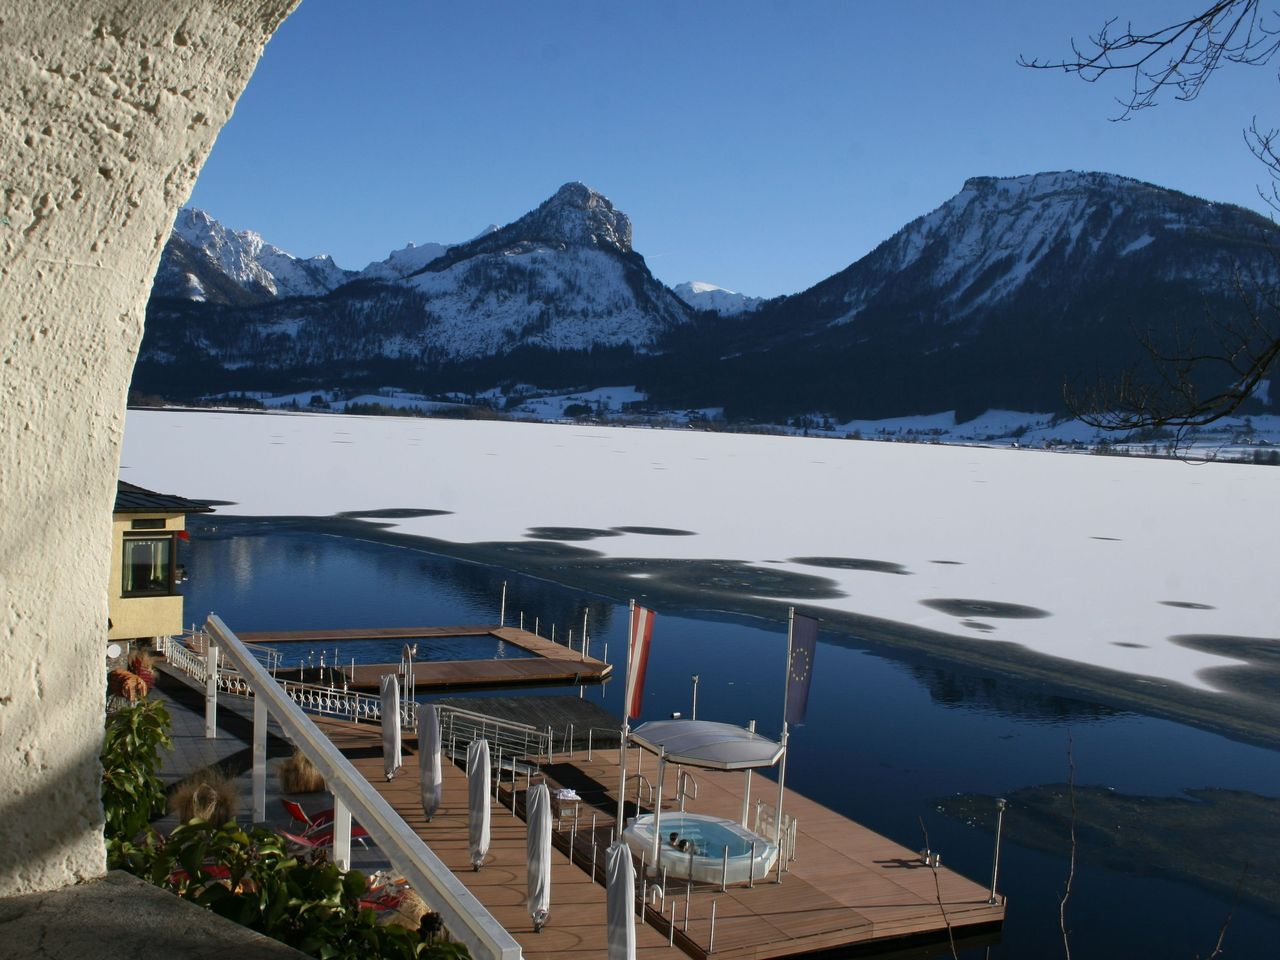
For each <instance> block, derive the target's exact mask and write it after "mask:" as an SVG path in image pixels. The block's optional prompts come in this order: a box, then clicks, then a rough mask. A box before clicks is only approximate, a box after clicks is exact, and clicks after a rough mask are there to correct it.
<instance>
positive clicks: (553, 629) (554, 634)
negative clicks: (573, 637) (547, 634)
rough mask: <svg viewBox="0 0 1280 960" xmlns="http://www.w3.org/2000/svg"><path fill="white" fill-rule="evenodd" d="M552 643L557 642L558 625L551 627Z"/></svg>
mask: <svg viewBox="0 0 1280 960" xmlns="http://www.w3.org/2000/svg"><path fill="white" fill-rule="evenodd" d="M551 642H552V643H555V642H556V625H555V624H554V623H553V624H552V625H551Z"/></svg>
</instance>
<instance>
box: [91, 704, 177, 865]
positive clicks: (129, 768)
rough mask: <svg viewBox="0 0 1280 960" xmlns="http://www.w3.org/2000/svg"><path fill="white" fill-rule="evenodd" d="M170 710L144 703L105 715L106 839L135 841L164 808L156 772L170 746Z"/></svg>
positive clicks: (162, 787) (104, 778) (103, 772)
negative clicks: (162, 755)
mask: <svg viewBox="0 0 1280 960" xmlns="http://www.w3.org/2000/svg"><path fill="white" fill-rule="evenodd" d="M170 726H171V721H170V719H169V711H168V710H166V709H165V706H164V704H163V703H161V702H160V701H158V700H155V701H153V700H140V701H138V702H137V703H134V704H130V705H129V706H126V707H121V708H120V709H119V710H116V711H115V712H114V713H111V714H109V715H108V716H107V728H106V735H105V736H104V738H103V741H102V755H101V759H102V807H103V811H104V812H105V814H106V830H105V833H106V837H107V839H108V840H111V839H119V840H131V839H133V838H134V837H136V836H137V835H138V834H139V833H140V832H141V831H142V830H143V829H144V828H145V827H146V826H147V824H148V823H149V822H150V821H151V818H152V817H153V816H155V815H156V814H158V813H160V812H161V811H162V810H163V809H164V784H163V783H161V781H160V777H159V776H158V775H157V772H158V771H159V769H160V761H161V754H160V751H161V750H162V749H163V750H168V749H169V747H170V746H171V741H170V739H169V729H170Z"/></svg>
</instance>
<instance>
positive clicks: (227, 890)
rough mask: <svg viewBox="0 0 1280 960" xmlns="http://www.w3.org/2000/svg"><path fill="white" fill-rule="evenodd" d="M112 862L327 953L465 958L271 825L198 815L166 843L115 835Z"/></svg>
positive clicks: (356, 958) (339, 958) (350, 959)
mask: <svg viewBox="0 0 1280 960" xmlns="http://www.w3.org/2000/svg"><path fill="white" fill-rule="evenodd" d="M110 853H111V861H112V866H115V867H119V868H121V869H125V870H128V871H129V872H130V873H134V874H136V875H137V876H140V877H143V878H144V879H147V880H150V881H151V882H152V883H155V884H157V885H159V886H163V887H166V888H168V889H170V890H173V891H174V892H175V893H177V894H178V895H179V896H181V897H183V898H184V899H187V900H190V901H191V902H192V903H197V904H199V905H201V906H203V907H206V908H208V909H210V910H212V911H213V912H214V913H217V914H219V915H220V916H223V917H226V918H227V919H229V920H234V921H235V922H236V923H239V924H242V925H244V926H246V927H249V928H250V929H253V930H257V931H258V932H259V933H262V934H265V935H266V936H268V937H272V938H274V939H276V940H280V941H282V942H284V943H287V944H289V945H290V946H292V947H295V948H296V949H298V950H301V951H303V952H304V953H308V954H310V955H311V956H313V957H320V958H323V960H364V958H367V957H379V958H388V960H464V958H466V957H468V956H469V954H468V953H467V950H466V948H464V947H462V946H460V945H458V944H431V943H429V942H428V941H427V940H426V939H424V938H423V936H422V934H421V933H419V932H418V931H416V930H407V929H405V928H403V927H399V926H394V925H382V924H379V923H378V920H377V917H376V915H375V913H374V911H372V910H369V909H361V907H360V898H361V897H362V896H363V895H364V893H365V890H366V887H367V884H366V881H365V877H364V875H363V874H362V873H360V871H358V870H351V871H349V872H347V873H345V874H344V873H343V872H342V871H341V870H339V869H338V868H337V867H336V866H334V865H333V864H331V863H327V862H325V861H323V860H315V861H307V860H301V859H299V858H297V857H294V856H290V855H289V853H288V851H287V849H286V847H285V843H284V840H283V838H281V837H280V836H278V835H277V834H275V833H272V832H271V831H269V830H251V831H245V830H242V829H241V828H240V827H238V826H236V824H234V823H228V824H225V825H224V826H222V827H215V826H213V825H212V824H209V823H205V822H204V821H202V820H192V821H190V822H189V823H185V824H183V825H182V826H180V827H178V828H177V829H175V830H174V831H173V833H172V834H171V835H170V836H169V838H168V839H167V840H164V839H160V838H159V837H157V836H156V835H155V834H154V832H153V833H151V834H149V835H148V836H147V837H145V838H143V839H142V840H141V841H139V842H137V843H130V842H116V843H114V844H112V845H111V849H110Z"/></svg>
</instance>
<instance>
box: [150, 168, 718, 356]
mask: <svg viewBox="0 0 1280 960" xmlns="http://www.w3.org/2000/svg"><path fill="white" fill-rule="evenodd" d="M188 232H189V231H187V230H186V229H184V230H182V231H179V232H178V233H176V234H175V237H176V238H177V242H182V241H184V240H185V237H186V235H187V233H188ZM205 233H206V236H205V237H203V238H202V239H203V241H204V247H202V248H201V250H203V249H205V248H207V249H209V251H210V252H209V254H208V255H207V256H206V257H205V259H206V260H207V261H209V262H211V263H215V264H218V265H225V267H226V269H225V273H226V277H227V283H233V284H234V285H236V286H237V288H238V289H241V290H245V291H248V292H249V293H255V292H260V291H261V290H264V289H269V288H270V287H269V284H268V280H270V281H271V282H272V283H274V284H275V286H276V288H277V289H278V288H279V287H280V286H281V283H280V279H279V277H277V276H275V275H271V276H270V277H267V278H264V277H263V273H264V270H263V269H260V268H262V257H261V255H260V252H261V251H262V250H264V249H267V248H266V245H264V244H261V241H260V239H259V238H257V237H256V235H243V234H232V233H230V232H229V231H223V232H222V234H221V235H217V231H216V230H214V229H211V228H208V227H206V230H205ZM246 236H247V237H248V239H246ZM255 241H256V245H255ZM197 252H200V251H197ZM283 256H285V257H287V256H288V255H287V254H285V255H283ZM275 262H276V261H274V260H273V261H271V263H273V264H274V263H275ZM286 265H287V264H286ZM179 272H181V271H179V270H178V269H175V268H174V266H173V262H172V261H171V262H170V263H169V264H168V265H167V266H166V267H162V273H165V274H166V276H168V275H172V274H177V273H179ZM344 279H345V280H346V281H350V282H344V283H341V284H335V285H334V286H330V287H326V288H324V289H318V290H316V291H315V293H314V294H313V295H312V296H309V297H306V298H298V299H290V300H281V299H269V298H267V297H265V296H258V297H257V298H256V300H251V301H248V302H246V300H245V299H244V298H242V299H240V300H236V299H234V298H230V297H223V298H219V299H214V298H211V297H209V296H204V297H202V298H201V297H187V302H185V303H178V302H174V300H173V299H172V298H173V297H175V296H178V295H180V294H174V293H173V292H171V291H172V288H173V286H174V285H173V284H172V283H165V284H163V285H159V284H158V287H157V290H158V292H159V293H161V294H162V295H163V294H167V295H168V297H169V298H170V299H166V300H160V299H158V298H154V299H153V303H152V310H151V311H150V313H149V324H150V326H149V328H148V343H147V346H146V347H144V358H143V359H144V361H145V360H148V359H150V358H152V357H154V358H156V359H158V360H159V359H166V360H170V362H173V363H177V362H180V361H181V358H183V357H185V356H190V355H193V354H194V355H197V356H200V357H201V361H202V363H205V364H208V363H210V362H212V363H215V364H216V365H218V366H220V367H222V368H223V369H225V370H238V371H245V370H251V369H255V368H265V369H271V370H280V369H291V370H301V369H308V368H317V367H326V368H327V367H330V366H343V365H351V364H363V363H369V362H381V361H395V362H408V363H412V364H418V365H439V364H449V363H463V362H468V361H475V360H486V359H489V358H493V357H496V356H502V355H505V354H509V353H511V352H512V351H516V350H531V349H533V350H545V351H554V352H566V351H569V352H572V351H579V352H582V351H586V352H590V351H593V350H610V349H614V350H624V351H631V352H634V351H639V352H641V353H644V352H651V351H653V350H655V349H656V348H657V346H658V344H659V342H660V341H661V340H662V338H663V337H664V336H666V335H667V334H668V333H669V332H670V331H671V330H672V329H673V328H675V327H677V326H680V325H683V324H687V323H689V322H690V320H691V317H692V316H693V314H692V312H691V311H690V310H689V308H688V307H687V306H686V305H685V304H684V302H683V301H681V300H680V299H679V298H678V297H676V296H675V295H674V294H673V293H672V292H671V291H670V290H668V289H667V288H666V287H665V286H663V285H662V284H661V283H659V282H658V281H657V280H655V279H654V278H653V276H652V274H650V273H649V270H648V268H647V267H646V266H645V262H644V258H643V257H641V256H640V255H639V254H638V253H636V252H635V251H634V250H633V249H632V248H631V221H630V220H629V219H628V218H627V216H626V214H624V213H622V212H621V211H619V210H617V209H616V208H615V207H614V206H613V204H611V203H610V202H609V200H608V199H607V198H605V197H604V196H602V195H601V194H599V193H597V192H596V191H594V190H592V189H590V188H589V187H587V186H585V185H584V184H581V183H569V184H566V185H565V186H563V187H561V188H560V190H558V191H557V192H556V194H555V195H554V196H552V197H551V198H549V199H548V200H547V201H545V202H544V203H542V204H540V205H539V206H538V207H537V208H536V209H534V210H533V211H531V212H530V213H528V214H526V215H525V216H523V217H521V218H520V219H518V220H516V221H515V222H514V223H511V224H508V225H507V226H505V227H501V228H493V229H487V230H485V231H482V232H481V233H480V235H479V236H477V237H475V238H474V239H472V240H469V241H467V242H466V243H461V244H457V245H455V246H451V247H444V246H442V245H439V244H425V245H423V246H413V245H410V246H408V247H405V248H404V249H402V250H398V251H396V252H394V253H392V254H391V255H390V256H389V257H387V258H386V259H385V260H383V261H380V262H378V263H374V264H370V265H369V266H368V267H366V268H365V269H364V270H363V271H361V272H360V273H359V274H358V275H356V274H344ZM200 299H203V301H205V303H204V304H203V305H197V304H196V303H194V302H193V301H197V300H200ZM214 304H217V305H219V306H221V307H223V308H224V309H222V310H221V311H220V314H219V315H218V316H217V317H216V318H215V317H214V316H212V315H210V308H211V307H212V306H213V305H214ZM201 317H203V318H204V320H203V322H201V320H200V318H201Z"/></svg>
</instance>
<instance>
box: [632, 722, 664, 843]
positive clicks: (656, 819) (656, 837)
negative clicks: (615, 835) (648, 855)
mask: <svg viewBox="0 0 1280 960" xmlns="http://www.w3.org/2000/svg"><path fill="white" fill-rule="evenodd" d="M666 775H667V748H666V747H659V748H658V793H657V797H656V799H655V800H654V804H653V862H654V863H657V862H658V860H659V854H658V851H659V849H660V845H661V844H662V781H663V778H664V777H666ZM638 809H639V808H638V807H637V810H638Z"/></svg>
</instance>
